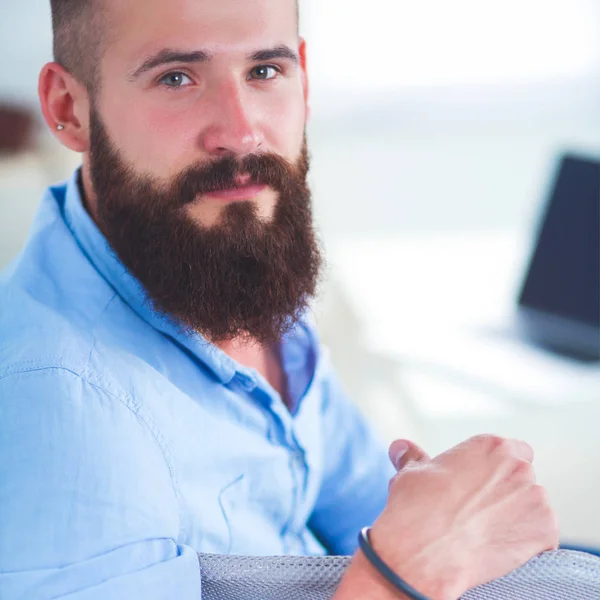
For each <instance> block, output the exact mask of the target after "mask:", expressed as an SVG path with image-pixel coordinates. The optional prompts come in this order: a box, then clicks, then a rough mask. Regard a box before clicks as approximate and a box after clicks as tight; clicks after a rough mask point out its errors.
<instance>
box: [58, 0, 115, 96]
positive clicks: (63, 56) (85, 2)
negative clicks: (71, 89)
mask: <svg viewBox="0 0 600 600" xmlns="http://www.w3.org/2000/svg"><path fill="white" fill-rule="evenodd" d="M101 2H102V0H50V6H51V9H52V32H53V47H54V60H55V61H56V62H57V63H59V64H60V65H61V66H63V67H64V68H65V69H67V71H69V72H70V73H71V74H72V75H73V76H74V77H76V78H77V79H78V80H79V81H80V82H81V83H83V84H84V85H85V86H86V87H87V88H88V89H91V88H93V87H94V86H95V85H96V83H97V79H98V65H99V64H100V58H101V53H102V41H103V33H104V31H105V28H106V24H105V23H102V21H101V19H102V16H103V15H102V12H103V11H102V7H101V6H100V3H101Z"/></svg>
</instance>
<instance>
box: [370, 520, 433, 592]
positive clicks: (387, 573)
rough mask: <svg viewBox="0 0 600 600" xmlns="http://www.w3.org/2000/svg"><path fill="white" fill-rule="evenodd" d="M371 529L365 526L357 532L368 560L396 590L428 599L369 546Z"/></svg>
mask: <svg viewBox="0 0 600 600" xmlns="http://www.w3.org/2000/svg"><path fill="white" fill-rule="evenodd" d="M370 530H371V529H370V528H369V527H365V528H364V529H362V530H361V532H360V533H359V534H358V543H359V545H360V549H361V550H362V551H363V553H364V555H365V556H366V557H367V558H368V559H369V562H370V563H371V564H372V565H373V566H374V567H375V569H376V570H377V571H379V573H380V574H381V575H382V576H383V577H384V578H385V579H387V580H388V581H389V582H390V583H391V584H392V585H393V586H394V587H395V588H396V589H397V590H398V591H400V592H402V593H403V594H404V595H406V596H408V597H409V598H411V599H412V600H429V598H427V596H423V594H421V593H420V592H417V590H415V589H414V588H412V587H411V586H410V585H408V583H406V581H404V580H403V579H401V578H400V577H398V575H396V573H394V571H392V570H391V569H390V568H389V567H388V566H387V565H386V564H385V563H384V562H383V561H382V560H381V559H380V558H379V556H377V553H376V552H375V550H373V547H372V546H371V542H370V541H369V531H370Z"/></svg>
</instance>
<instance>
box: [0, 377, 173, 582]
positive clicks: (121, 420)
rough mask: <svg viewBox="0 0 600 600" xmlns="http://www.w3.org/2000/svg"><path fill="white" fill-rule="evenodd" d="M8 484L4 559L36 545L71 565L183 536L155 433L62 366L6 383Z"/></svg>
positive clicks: (1, 430)
mask: <svg viewBox="0 0 600 600" xmlns="http://www.w3.org/2000/svg"><path fill="white" fill-rule="evenodd" d="M0 480H2V481H3V486H7V488H6V489H10V490H11V492H10V494H0V514H2V515H3V520H4V521H5V523H7V524H10V526H8V525H7V530H6V531H5V534H4V535H3V536H1V537H2V540H0V556H4V557H8V556H10V555H11V546H12V547H15V546H23V545H25V546H27V547H29V548H31V547H32V546H33V545H34V544H35V545H36V546H37V548H38V551H39V553H40V557H41V560H42V563H43V562H44V561H47V562H48V564H56V560H59V562H65V563H69V562H72V561H74V560H81V558H82V557H91V556H93V555H94V554H97V553H99V552H104V551H107V550H108V549H109V546H114V545H115V544H118V545H126V544H128V543H132V542H133V541H135V540H138V539H140V537H142V538H147V539H151V538H163V537H164V538H174V539H176V538H177V536H178V532H179V530H180V515H179V507H178V500H177V493H176V490H175V485H174V482H173V480H172V476H171V469H170V465H169V462H168V457H167V456H166V455H165V451H164V448H163V447H161V443H160V440H159V439H157V436H156V434H155V432H154V431H153V430H152V426H151V424H149V423H143V422H141V420H140V415H139V414H138V413H137V412H136V411H135V410H134V408H133V407H132V406H128V405H127V402H125V401H124V400H123V399H122V398H116V397H115V396H113V395H111V394H110V393H109V392H107V391H106V390H104V389H102V388H100V387H98V386H96V385H94V384H92V383H90V382H89V381H87V380H86V379H85V378H83V377H82V376H81V375H79V374H76V373H73V372H72V371H69V370H68V369H65V368H62V367H43V368H38V369H29V370H21V371H17V372H13V373H10V374H6V375H5V376H4V377H2V378H1V379H0ZM40 533H42V537H43V538H44V540H43V541H40V540H39V539H38V541H37V543H36V542H34V540H35V539H37V538H39V536H40ZM53 540H54V541H53ZM60 540H68V544H64V543H63V542H61V541H60ZM73 542H76V543H75V544H74V545H73ZM69 544H72V545H69ZM84 546H85V547H84ZM2 566H3V567H6V565H2ZM9 566H11V567H13V568H14V569H15V570H16V569H19V568H20V567H21V566H20V565H18V564H14V565H9Z"/></svg>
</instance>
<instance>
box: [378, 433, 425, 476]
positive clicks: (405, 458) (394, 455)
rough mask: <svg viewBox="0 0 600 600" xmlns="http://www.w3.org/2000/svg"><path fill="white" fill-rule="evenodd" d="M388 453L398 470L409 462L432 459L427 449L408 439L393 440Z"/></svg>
mask: <svg viewBox="0 0 600 600" xmlns="http://www.w3.org/2000/svg"><path fill="white" fill-rule="evenodd" d="M388 454H389V457H390V460H391V461H392V464H393V465H394V467H396V470H397V471H400V469H403V468H404V467H405V466H406V465H407V463H409V462H421V461H427V460H431V459H430V457H429V454H427V452H425V450H423V449H422V448H420V447H419V446H417V444H415V443H413V442H410V441H408V440H396V441H395V442H393V443H392V445H391V446H390V450H389V453H388Z"/></svg>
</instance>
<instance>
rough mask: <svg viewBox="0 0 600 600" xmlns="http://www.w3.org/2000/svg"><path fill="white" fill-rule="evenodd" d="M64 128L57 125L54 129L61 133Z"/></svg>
mask: <svg viewBox="0 0 600 600" xmlns="http://www.w3.org/2000/svg"><path fill="white" fill-rule="evenodd" d="M64 128H65V126H64V125H60V124H59V125H57V126H56V129H58V131H62V130H63V129H64Z"/></svg>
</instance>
